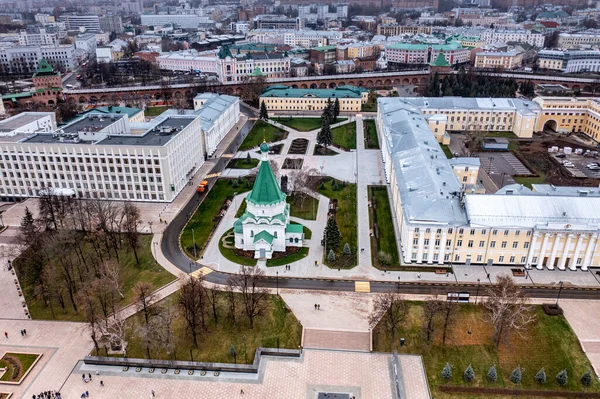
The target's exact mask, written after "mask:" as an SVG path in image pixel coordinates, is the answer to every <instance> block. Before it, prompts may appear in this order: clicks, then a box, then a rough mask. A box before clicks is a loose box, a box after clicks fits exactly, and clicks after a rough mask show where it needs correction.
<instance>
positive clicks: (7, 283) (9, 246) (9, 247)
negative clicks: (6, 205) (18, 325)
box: [0, 227, 28, 320]
mask: <svg viewBox="0 0 600 399" xmlns="http://www.w3.org/2000/svg"><path fill="white" fill-rule="evenodd" d="M18 233H19V230H18V229H16V228H14V227H9V228H7V229H6V230H4V231H3V232H2V233H0V292H1V293H2V295H0V309H1V312H0V318H3V319H23V320H27V319H28V317H27V315H26V313H25V309H26V308H25V299H24V297H23V296H22V295H19V291H18V289H17V288H18V285H17V284H16V281H17V276H16V275H15V270H14V269H12V270H10V271H9V270H8V261H9V260H10V261H12V260H13V259H15V258H16V257H17V256H18V255H19V253H20V245H18V244H17V242H16V236H17V234H18Z"/></svg>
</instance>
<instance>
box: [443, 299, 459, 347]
mask: <svg viewBox="0 0 600 399" xmlns="http://www.w3.org/2000/svg"><path fill="white" fill-rule="evenodd" d="M441 312H442V317H443V320H444V321H443V333H442V344H444V345H446V337H447V333H448V327H450V326H452V325H453V324H454V322H455V321H456V314H457V312H458V303H457V302H455V301H446V302H442V311H441Z"/></svg>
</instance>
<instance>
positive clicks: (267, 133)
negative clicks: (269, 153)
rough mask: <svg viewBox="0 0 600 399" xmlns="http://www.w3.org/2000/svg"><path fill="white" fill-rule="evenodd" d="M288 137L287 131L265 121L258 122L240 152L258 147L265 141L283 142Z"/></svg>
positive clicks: (241, 146)
mask: <svg viewBox="0 0 600 399" xmlns="http://www.w3.org/2000/svg"><path fill="white" fill-rule="evenodd" d="M286 137H287V132H286V131H285V130H282V129H279V128H278V127H275V126H273V125H271V124H269V123H267V122H265V121H256V123H255V124H254V126H252V129H251V130H250V132H249V133H248V136H246V139H245V140H244V142H243V143H242V145H240V148H239V150H240V151H246V150H249V149H251V148H254V147H258V146H259V145H260V144H261V143H262V142H263V140H265V141H266V142H267V143H273V142H275V141H279V140H283V139H285V138H286Z"/></svg>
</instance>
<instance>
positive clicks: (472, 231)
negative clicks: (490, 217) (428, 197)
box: [414, 227, 531, 236]
mask: <svg viewBox="0 0 600 399" xmlns="http://www.w3.org/2000/svg"><path fill="white" fill-rule="evenodd" d="M431 230H432V229H430V228H426V229H425V233H426V234H429V233H431ZM442 230H443V229H437V230H436V234H442ZM420 231H421V229H420V228H419V227H415V230H414V232H415V234H416V233H419V232H420ZM452 232H453V229H452V228H450V229H448V230H447V233H448V234H452ZM464 233H465V229H462V228H461V229H458V234H460V235H462V234H464ZM475 233H477V229H471V230H470V231H469V234H470V235H472V236H473V235H475ZM486 233H487V230H486V229H482V230H481V234H482V235H485V234H486ZM514 233H515V236H519V235H520V234H521V231H520V230H515V231H514ZM509 234H510V230H504V235H505V236H507V235H509ZM492 235H493V236H495V235H498V229H494V230H492ZM530 235H531V230H528V231H527V236H530Z"/></svg>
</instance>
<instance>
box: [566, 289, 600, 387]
mask: <svg viewBox="0 0 600 399" xmlns="http://www.w3.org/2000/svg"><path fill="white" fill-rule="evenodd" d="M560 306H561V307H562V309H563V311H564V313H565V317H566V319H567V321H568V322H569V324H570V325H571V328H572V329H573V331H574V332H575V335H577V338H579V342H580V343H581V347H582V348H583V351H584V352H585V354H586V355H587V357H588V359H590V362H591V363H592V366H593V367H594V371H595V373H596V375H600V303H599V302H598V301H582V300H575V299H563V300H561V301H560Z"/></svg>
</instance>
